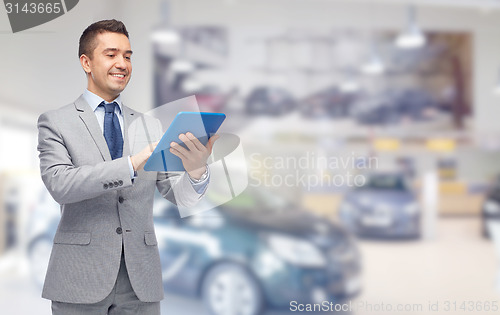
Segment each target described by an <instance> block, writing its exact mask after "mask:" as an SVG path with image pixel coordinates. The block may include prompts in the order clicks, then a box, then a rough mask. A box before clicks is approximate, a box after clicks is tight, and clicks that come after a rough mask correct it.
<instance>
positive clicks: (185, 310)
mask: <svg viewBox="0 0 500 315" xmlns="http://www.w3.org/2000/svg"><path fill="white" fill-rule="evenodd" d="M479 227H480V221H479V219H478V218H474V217H465V218H442V219H440V221H439V223H438V229H437V234H436V238H435V240H426V239H422V240H418V241H374V240H362V241H360V248H361V252H362V255H363V265H364V275H363V288H364V289H363V292H362V293H361V295H360V296H359V297H357V298H356V299H355V300H353V301H351V306H352V307H356V308H357V311H353V314H361V315H362V314H408V315H412V314H419V315H420V314H478V313H481V314H495V313H497V312H493V311H492V310H491V302H492V301H494V300H497V301H498V300H499V298H500V291H498V292H496V291H495V288H494V284H495V281H494V277H495V275H496V272H497V268H498V267H497V266H498V264H497V262H498V261H500V260H499V259H497V257H496V255H495V248H494V245H493V243H492V242H490V241H487V240H485V239H483V238H482V237H481V236H480V234H479ZM470 301H474V303H473V304H471V303H470ZM486 302H489V303H490V311H487V310H486V309H487V307H488V306H487V304H486ZM436 303H437V304H436ZM429 307H430V308H431V310H429ZM461 307H464V308H466V309H467V308H469V310H468V311H464V310H463V309H461ZM480 307H483V309H481V310H479V308H480ZM454 308H455V309H454ZM0 311H1V312H0V313H2V314H8V315H26V314H37V315H49V314H50V303H49V302H48V301H45V300H43V299H41V298H39V292H38V291H37V290H36V289H35V288H34V286H33V285H32V284H31V282H30V280H29V279H28V278H27V277H21V276H15V275H14V274H2V275H1V277H0ZM284 313H286V312H268V313H267V315H271V314H284ZM162 314H186V315H190V314H204V311H203V305H202V304H201V302H200V301H193V300H191V299H188V298H184V297H179V296H173V295H167V296H166V299H165V300H164V301H163V302H162ZM308 314H312V313H310V312H308ZM322 314H324V313H322Z"/></svg>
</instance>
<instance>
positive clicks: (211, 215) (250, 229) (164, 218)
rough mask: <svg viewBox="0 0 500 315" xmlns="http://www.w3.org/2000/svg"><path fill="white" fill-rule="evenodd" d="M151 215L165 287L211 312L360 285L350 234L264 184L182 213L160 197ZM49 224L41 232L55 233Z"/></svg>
mask: <svg viewBox="0 0 500 315" xmlns="http://www.w3.org/2000/svg"><path fill="white" fill-rule="evenodd" d="M202 202H208V203H209V202H210V201H209V200H208V199H207V198H206V199H204V200H203V201H202ZM203 206H206V205H203ZM154 221H155V230H156V237H157V241H158V247H159V251H160V257H161V262H162V276H163V282H164V286H165V290H166V291H170V292H174V293H176V294H183V295H188V296H192V297H196V298H201V299H202V300H203V301H204V303H205V304H206V306H207V308H208V309H209V310H210V311H211V313H213V314H217V315H218V314H248V315H255V314H261V312H263V310H264V309H265V308H288V307H289V303H290V301H292V300H297V301H301V302H304V303H305V302H316V303H320V302H322V301H324V300H325V301H326V300H328V301H340V300H343V299H346V298H349V297H352V296H355V295H356V294H357V293H358V292H359V291H360V289H361V278H360V277H361V267H360V265H361V263H360V254H359V250H358V248H357V246H356V244H355V243H354V241H353V239H352V237H351V236H350V234H349V233H347V232H346V231H345V230H343V229H342V228H340V227H339V226H337V225H334V224H332V223H329V222H327V221H324V220H322V219H320V218H319V217H316V216H314V215H312V214H310V213H308V212H305V211H304V210H302V209H300V208H298V207H296V206H293V205H291V204H289V203H287V202H285V201H283V200H282V199H279V198H278V197H276V196H275V195H272V194H268V193H266V192H265V191H260V190H254V191H251V192H244V193H243V194H241V195H240V196H238V197H237V198H236V199H233V200H232V201H231V202H229V203H227V204H225V205H223V206H219V207H216V208H213V209H212V210H209V211H205V212H203V213H200V214H197V215H194V216H190V217H187V218H183V219H181V218H179V212H178V209H177V208H176V207H175V206H174V205H172V204H171V203H169V202H168V201H166V200H165V199H163V198H161V197H158V198H157V199H156V200H155V206H154ZM50 228H53V227H52V226H50ZM47 232H48V233H47ZM47 232H46V233H43V234H42V235H44V236H43V239H47V237H49V238H50V235H52V237H53V235H54V234H55V230H51V231H47ZM34 239H41V238H40V237H35V238H34ZM45 244H47V243H45ZM50 244H51V243H50ZM31 257H33V258H36V256H31ZM38 263H39V262H38V261H36V260H32V261H31V265H32V266H34V265H37V264H38ZM35 268H37V267H36V266H35ZM43 274H45V273H43Z"/></svg>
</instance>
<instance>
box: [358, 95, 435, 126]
mask: <svg viewBox="0 0 500 315" xmlns="http://www.w3.org/2000/svg"><path fill="white" fill-rule="evenodd" d="M352 112H353V116H354V117H355V118H356V120H357V122H358V123H360V124H364V125H394V124H399V123H402V122H407V121H425V120H430V119H432V118H433V117H435V116H436V114H437V112H438V103H437V102H436V101H435V100H433V98H432V97H431V96H430V95H429V94H428V93H427V92H426V91H423V90H416V89H408V90H403V91H398V90H389V91H385V92H383V93H380V94H376V95H370V96H365V97H360V98H359V99H358V100H356V101H355V102H354V104H353V110H352Z"/></svg>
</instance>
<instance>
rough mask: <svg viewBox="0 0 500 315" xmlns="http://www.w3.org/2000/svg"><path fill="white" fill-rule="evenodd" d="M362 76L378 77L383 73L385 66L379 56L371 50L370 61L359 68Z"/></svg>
mask: <svg viewBox="0 0 500 315" xmlns="http://www.w3.org/2000/svg"><path fill="white" fill-rule="evenodd" d="M361 71H362V72H363V73H364V74H373V75H378V74H382V73H384V72H385V66H384V63H383V62H382V60H381V59H380V57H379V55H378V54H377V53H376V52H375V51H374V50H373V51H372V53H371V54H370V59H369V60H368V62H367V63H365V64H364V65H363V66H362V67H361Z"/></svg>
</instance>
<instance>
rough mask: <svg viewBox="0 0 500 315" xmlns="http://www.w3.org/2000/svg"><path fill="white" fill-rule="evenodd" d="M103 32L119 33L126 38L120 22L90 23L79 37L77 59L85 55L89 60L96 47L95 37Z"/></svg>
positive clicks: (124, 29)
mask: <svg viewBox="0 0 500 315" xmlns="http://www.w3.org/2000/svg"><path fill="white" fill-rule="evenodd" d="M105 32H112V33H119V34H123V35H125V36H127V38H128V32H127V28H126V27H125V24H123V23H122V21H117V20H115V19H113V20H102V21H99V22H95V23H92V24H91V25H89V27H87V28H86V29H85V31H83V33H82V36H80V45H79V47H78V58H80V56H81V55H83V54H85V55H87V56H88V57H89V58H92V53H93V52H94V49H95V48H96V47H97V41H96V38H97V35H98V34H102V33H105Z"/></svg>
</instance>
